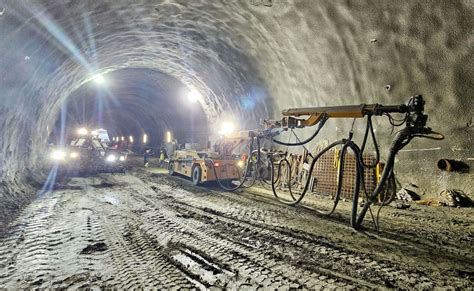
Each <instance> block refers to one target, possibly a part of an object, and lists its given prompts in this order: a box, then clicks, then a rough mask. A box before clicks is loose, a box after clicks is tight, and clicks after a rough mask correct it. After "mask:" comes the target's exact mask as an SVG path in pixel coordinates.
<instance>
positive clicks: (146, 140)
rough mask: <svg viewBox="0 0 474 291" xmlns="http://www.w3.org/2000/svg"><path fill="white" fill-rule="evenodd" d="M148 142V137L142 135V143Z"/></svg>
mask: <svg viewBox="0 0 474 291" xmlns="http://www.w3.org/2000/svg"><path fill="white" fill-rule="evenodd" d="M147 142H148V135H146V133H145V134H144V135H143V143H147Z"/></svg>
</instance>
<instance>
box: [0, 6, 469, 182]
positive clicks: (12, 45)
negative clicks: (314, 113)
mask: <svg viewBox="0 0 474 291" xmlns="http://www.w3.org/2000/svg"><path fill="white" fill-rule="evenodd" d="M0 12H1V14H0V39H1V42H0V52H1V54H0V88H1V91H0V92H1V93H0V94H1V101H0V102H1V108H0V110H1V111H0V112H1V114H0V116H1V117H0V127H1V130H2V140H1V145H2V146H1V159H0V160H1V163H2V164H1V171H2V173H1V176H2V177H3V181H4V182H3V183H4V184H5V183H7V184H8V183H14V182H15V181H16V180H18V179H20V178H21V177H24V176H25V175H24V173H25V172H27V171H28V169H30V170H31V169H34V168H35V167H36V166H37V162H38V161H39V157H40V156H41V154H42V152H43V151H44V146H45V145H46V139H47V128H48V126H52V125H53V124H54V122H55V121H56V120H57V118H58V116H59V113H60V107H61V104H63V102H64V100H66V99H67V98H68V96H70V95H71V94H72V93H73V92H74V91H75V90H77V89H78V88H79V87H80V86H81V85H83V84H84V83H86V82H87V81H89V80H90V78H91V76H92V75H93V74H97V73H102V74H104V73H110V72H113V71H116V70H119V69H124V68H146V69H150V70H154V71H159V72H162V73H164V74H167V75H170V76H172V77H174V78H176V79H177V80H179V81H180V82H182V83H183V84H185V85H186V86H187V87H188V88H194V89H196V90H199V91H200V92H201V94H202V96H203V98H202V100H200V102H201V104H202V106H203V110H204V112H205V114H206V118H207V120H208V121H209V124H215V122H214V121H216V120H219V119H222V118H232V119H235V120H237V121H239V123H240V125H241V126H240V127H241V128H254V127H256V126H257V125H258V121H259V120H260V119H262V118H267V117H269V116H270V117H279V111H280V110H281V109H283V108H286V107H295V106H311V105H312V106H314V105H341V104H359V103H365V102H367V103H369V102H379V103H390V104H394V103H395V104H397V103H403V102H405V101H406V99H407V98H408V97H409V96H411V95H414V94H423V95H424V96H425V98H426V100H427V106H426V110H427V111H428V112H429V124H430V125H431V126H432V127H435V128H436V129H437V130H440V131H443V132H446V133H448V134H449V135H448V138H447V139H446V140H445V141H443V142H440V143H438V144H437V145H436V146H439V147H440V148H441V150H440V151H439V152H435V154H431V153H426V154H424V153H420V154H419V155H418V156H416V158H417V160H418V161H419V162H420V163H421V164H422V166H421V171H423V170H426V171H427V173H428V172H429V171H428V170H427V169H428V168H429V169H431V168H432V165H431V164H432V163H433V159H436V158H437V157H440V156H442V155H451V156H457V157H459V158H465V157H466V155H469V154H471V153H472V150H470V148H471V147H470V145H471V144H472V108H473V106H472V105H473V98H472V89H473V79H474V78H473V70H474V69H473V66H472V59H473V47H474V46H473V44H472V41H473V35H472V24H473V19H474V17H473V5H472V1H461V0H459V1H392V0H390V1H389V0H386V1H310V0H294V1H292V0H239V1H224V0H222V1H218V0H216V1H198V0H195V1H194V0H193V1H187V0H181V1H133V2H130V1H112V0H110V1H68V0H62V1H47V0H43V1H39V0H31V1H24V0H23V1H22V0H18V1H8V0H1V1H0ZM386 85H389V88H390V90H386V89H385V88H387V87H386ZM346 128H347V127H346ZM386 129H387V130H386V131H387V132H389V130H388V128H386ZM387 132H384V131H379V133H378V134H379V135H380V136H382V137H388V133H387ZM325 134H326V137H327V138H330V139H334V138H335V137H336V135H339V133H338V132H337V131H329V132H326V133H325ZM33 145H34V146H33ZM417 145H418V146H420V147H433V145H432V144H429V143H428V142H420V143H419V144H417ZM400 159H402V160H403V159H408V160H409V161H412V160H413V157H409V156H407V155H405V156H400ZM415 168H416V170H417V171H418V170H420V168H419V167H418V166H415V167H409V168H407V172H413V169H415ZM17 182H18V181H17ZM5 185H6V184H5Z"/></svg>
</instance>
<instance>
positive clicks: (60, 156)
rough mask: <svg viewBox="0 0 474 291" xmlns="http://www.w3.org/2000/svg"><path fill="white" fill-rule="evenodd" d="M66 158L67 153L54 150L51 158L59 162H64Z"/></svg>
mask: <svg viewBox="0 0 474 291" xmlns="http://www.w3.org/2000/svg"><path fill="white" fill-rule="evenodd" d="M65 157H66V152H65V151H62V150H54V151H53V152H52V153H51V158H52V159H53V160H57V161H59V160H64V158H65Z"/></svg>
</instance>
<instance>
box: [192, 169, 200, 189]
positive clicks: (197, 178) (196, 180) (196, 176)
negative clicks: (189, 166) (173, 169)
mask: <svg viewBox="0 0 474 291" xmlns="http://www.w3.org/2000/svg"><path fill="white" fill-rule="evenodd" d="M193 184H194V185H196V186H197V185H199V184H201V167H200V166H198V165H196V166H194V167H193Z"/></svg>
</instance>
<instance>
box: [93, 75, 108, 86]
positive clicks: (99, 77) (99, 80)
mask: <svg viewBox="0 0 474 291" xmlns="http://www.w3.org/2000/svg"><path fill="white" fill-rule="evenodd" d="M92 80H94V82H96V83H97V84H104V82H105V78H104V76H102V75H101V74H97V75H94V76H93V77H92Z"/></svg>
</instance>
